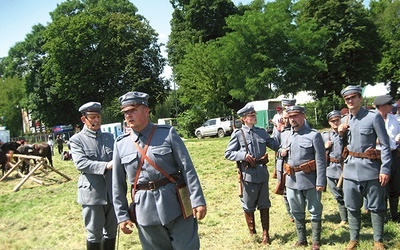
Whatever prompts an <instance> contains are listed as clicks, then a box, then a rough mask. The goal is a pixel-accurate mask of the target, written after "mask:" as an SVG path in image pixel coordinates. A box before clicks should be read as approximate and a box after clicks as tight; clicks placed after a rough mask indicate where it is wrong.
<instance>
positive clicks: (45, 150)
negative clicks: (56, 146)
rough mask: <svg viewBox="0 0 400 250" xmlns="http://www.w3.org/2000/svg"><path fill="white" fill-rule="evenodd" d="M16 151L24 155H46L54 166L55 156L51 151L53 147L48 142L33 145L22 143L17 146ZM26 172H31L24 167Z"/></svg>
mask: <svg viewBox="0 0 400 250" xmlns="http://www.w3.org/2000/svg"><path fill="white" fill-rule="evenodd" d="M16 153H18V154H23V155H35V156H42V157H46V158H47V159H48V160H49V163H50V165H51V166H52V167H53V158H52V153H51V147H50V145H49V144H47V143H35V144H32V145H21V146H19V147H18V148H17V151H16ZM24 170H25V172H29V165H28V169H26V167H25V168H24Z"/></svg>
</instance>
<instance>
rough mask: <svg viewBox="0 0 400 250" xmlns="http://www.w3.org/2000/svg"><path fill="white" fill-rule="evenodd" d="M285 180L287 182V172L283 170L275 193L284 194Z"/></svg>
mask: <svg viewBox="0 0 400 250" xmlns="http://www.w3.org/2000/svg"><path fill="white" fill-rule="evenodd" d="M285 182H286V173H285V172H284V171H283V172H281V180H280V181H278V184H277V185H276V188H275V191H274V193H275V194H279V195H283V193H284V192H285Z"/></svg>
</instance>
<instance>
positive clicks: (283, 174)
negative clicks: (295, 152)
mask: <svg viewBox="0 0 400 250" xmlns="http://www.w3.org/2000/svg"><path fill="white" fill-rule="evenodd" d="M289 137H290V135H289V136H288V137H287V139H286V147H287V146H288V142H289ZM277 155H278V154H277ZM285 157H288V156H287V155H286V156H285ZM276 162H277V165H278V164H280V166H279V169H280V176H281V180H280V181H279V180H278V184H277V185H276V187H275V191H274V193H275V194H279V195H283V194H284V192H285V184H286V175H287V174H286V172H285V169H284V167H283V165H284V164H285V159H284V158H281V159H279V160H277V161H276ZM278 162H279V163H278Z"/></svg>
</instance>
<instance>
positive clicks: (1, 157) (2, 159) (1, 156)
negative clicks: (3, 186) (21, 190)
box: [0, 149, 8, 176]
mask: <svg viewBox="0 0 400 250" xmlns="http://www.w3.org/2000/svg"><path fill="white" fill-rule="evenodd" d="M7 163H8V158H7V154H6V153H4V152H3V150H1V149H0V165H1V172H2V176H4V174H5V173H6V170H7V169H6V168H7Z"/></svg>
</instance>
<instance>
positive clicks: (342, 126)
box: [338, 123, 350, 137]
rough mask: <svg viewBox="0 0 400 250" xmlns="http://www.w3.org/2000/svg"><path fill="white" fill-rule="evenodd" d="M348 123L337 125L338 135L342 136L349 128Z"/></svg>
mask: <svg viewBox="0 0 400 250" xmlns="http://www.w3.org/2000/svg"><path fill="white" fill-rule="evenodd" d="M349 127H350V126H349V125H348V124H346V123H342V124H340V125H339V127H338V132H339V136H340V137H342V136H343V135H344V133H345V132H346V131H347V130H348V129H349Z"/></svg>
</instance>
